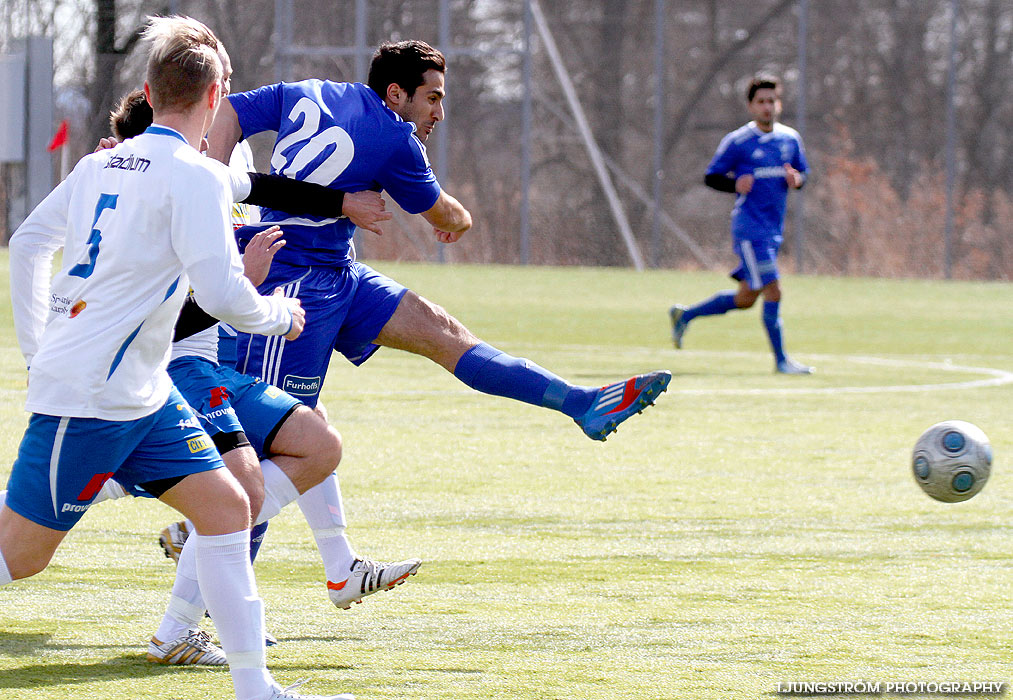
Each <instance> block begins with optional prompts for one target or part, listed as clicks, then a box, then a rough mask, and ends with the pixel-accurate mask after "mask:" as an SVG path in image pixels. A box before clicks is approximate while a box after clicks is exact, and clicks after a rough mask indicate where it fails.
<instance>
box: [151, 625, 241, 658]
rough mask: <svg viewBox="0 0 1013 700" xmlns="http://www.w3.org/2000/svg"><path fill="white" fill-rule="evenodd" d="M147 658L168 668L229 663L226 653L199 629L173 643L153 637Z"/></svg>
mask: <svg viewBox="0 0 1013 700" xmlns="http://www.w3.org/2000/svg"><path fill="white" fill-rule="evenodd" d="M146 658H147V660H148V661H150V662H152V663H156V664H165V665H167V666H196V665H200V666H224V665H225V664H227V663H228V660H227V659H226V658H225V652H223V651H222V650H221V649H219V648H218V647H216V646H215V645H214V644H212V643H211V636H210V635H209V634H208V633H207V632H205V631H203V630H199V629H193V630H190V631H189V632H187V633H186V634H185V635H183V636H182V637H180V638H179V639H174V640H173V641H171V642H161V641H160V640H159V639H157V638H156V637H152V638H151V641H150V642H148V655H147V657H146Z"/></svg>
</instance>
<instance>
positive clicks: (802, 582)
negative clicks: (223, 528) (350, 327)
mask: <svg viewBox="0 0 1013 700" xmlns="http://www.w3.org/2000/svg"><path fill="white" fill-rule="evenodd" d="M378 267H379V268H380V269H381V270H382V271H384V272H386V273H387V274H390V275H392V276H394V277H395V278H397V279H399V280H401V281H403V282H405V283H406V284H408V285H410V286H411V287H413V288H415V289H416V290H418V291H419V292H420V293H422V294H423V295H425V296H427V297H429V298H431V299H433V300H435V301H438V302H440V303H441V304H443V305H444V306H445V307H446V308H447V309H448V310H449V311H450V312H451V313H453V314H454V315H455V316H457V317H458V318H460V319H461V320H463V321H464V322H465V323H466V324H467V325H468V326H469V327H470V328H471V329H472V330H473V331H475V332H476V333H477V334H478V335H479V336H481V337H483V338H484V339H485V340H487V341H488V342H491V343H493V344H494V345H497V346H499V347H500V348H502V349H503V350H506V351H508V352H511V353H514V354H519V355H523V356H525V357H529V358H530V359H532V360H534V361H536V362H538V363H539V364H542V365H544V366H546V367H549V368H551V369H553V370H555V371H557V372H559V373H560V374H562V375H563V376H565V377H567V378H569V379H571V380H572V381H576V382H581V383H589V384H602V383H605V382H608V381H610V380H614V379H617V378H620V377H622V376H624V375H628V374H631V373H635V372H641V371H645V370H650V369H655V368H669V369H671V370H672V372H673V374H674V375H675V378H674V380H673V382H672V385H671V388H670V390H669V393H668V394H666V395H665V396H663V397H662V399H661V401H660V402H659V404H658V406H657V407H655V408H653V409H651V410H650V411H648V412H646V413H645V414H644V415H643V416H639V417H637V418H635V419H633V420H632V421H630V423H629V424H627V425H624V426H623V427H622V428H621V429H620V431H619V433H618V434H617V435H615V436H614V437H612V438H610V439H609V441H608V442H607V443H605V444H600V443H595V442H592V441H590V440H588V439H587V438H585V437H584V436H583V435H582V434H581V433H580V431H579V430H578V429H577V428H576V426H574V425H573V423H572V422H571V421H570V420H569V419H568V418H565V417H562V416H560V415H558V414H555V413H553V412H550V411H547V410H545V409H539V408H534V407H529V406H526V405H520V404H516V403H514V402H511V401H508V400H505V399H499V398H491V397H486V396H483V395H479V394H476V393H473V392H471V391H470V390H467V389H466V388H464V387H463V386H462V385H460V384H459V383H458V382H457V381H456V380H455V379H454V378H453V377H451V376H450V375H448V374H446V373H445V372H444V371H443V370H442V369H440V368H438V367H437V366H436V365H434V364H432V363H430V362H428V361H427V360H423V359H421V358H417V357H413V356H408V355H405V354H401V353H397V352H392V351H382V352H381V353H379V354H378V355H377V356H376V357H374V358H373V359H372V360H370V361H369V362H368V363H367V364H366V365H365V366H364V367H362V368H353V367H351V366H350V365H348V364H347V363H345V362H344V361H343V360H339V359H335V361H334V363H332V366H331V372H330V376H329V378H328V383H327V388H326V391H325V402H326V404H327V406H328V407H329V409H330V413H331V418H332V422H333V423H334V424H335V425H336V426H337V427H338V429H339V430H340V431H341V432H342V434H343V436H344V439H345V458H344V461H343V462H342V465H341V468H340V473H341V476H342V485H343V490H344V496H345V502H346V506H347V509H348V513H349V516H350V519H351V529H350V531H349V534H350V535H351V537H352V539H353V542H354V543H355V545H356V546H357V547H358V549H359V550H360V552H362V553H364V554H367V555H371V556H375V557H379V558H395V557H406V556H419V557H421V558H422V559H423V560H424V561H425V563H424V565H423V567H422V569H421V570H420V572H419V574H418V576H416V577H414V578H413V579H411V581H410V582H409V583H407V584H406V585H404V586H401V587H400V588H398V589H396V591H394V592H389V593H381V594H379V595H376V596H374V597H372V598H369V599H367V600H366V602H365V603H363V604H362V605H360V606H355V607H354V609H352V610H350V611H339V610H337V609H335V608H333V607H332V606H331V605H330V604H329V602H328V601H327V598H326V595H325V592H324V590H323V586H322V570H321V567H320V565H319V563H318V559H317V554H316V550H315V548H314V546H313V544H312V540H311V538H310V537H309V534H308V531H307V528H306V526H305V524H304V523H303V522H302V520H301V516H300V514H299V513H298V511H297V510H296V511H294V512H286V513H284V514H282V516H280V517H279V518H277V519H276V520H275V521H274V522H273V523H272V526H271V529H270V531H269V533H268V540H267V543H266V544H265V546H264V549H263V550H262V554H261V557H260V560H259V561H258V564H257V575H258V580H259V584H260V590H261V593H262V595H263V597H264V599H265V601H266V603H267V609H268V612H267V616H268V624H269V628H270V630H271V631H272V632H273V633H274V634H275V635H276V636H277V637H278V638H279V639H280V640H281V644H280V645H279V646H277V647H274V648H272V649H271V650H270V651H269V655H268V658H269V663H270V665H271V668H272V669H273V670H274V672H275V675H276V677H277V678H278V679H279V680H280V681H282V682H293V681H295V680H297V679H299V678H303V677H309V678H310V679H311V680H310V681H309V682H308V683H307V684H306V685H305V686H304V687H303V689H304V691H305V692H308V693H324V692H332V693H337V692H341V691H352V692H354V693H356V695H357V696H358V697H359V698H360V699H369V698H420V699H433V700H436V699H439V700H447V699H452V700H464V699H469V700H470V699H474V700H478V699H485V698H531V699H536V698H537V699H542V698H559V699H566V700H570V699H571V698H588V699H592V698H593V699H599V698H601V699H605V698H624V699H625V698H630V699H636V700H661V699H668V698H701V699H719V698H720V699H725V698H757V697H776V689H777V684H778V683H779V682H781V683H786V682H789V681H817V680H826V681H844V680H870V681H876V680H879V681H883V682H886V681H952V680H999V681H1006V680H1008V679H1009V678H1010V673H1009V668H1010V666H1009V662H1010V658H1011V656H1013V641H1011V640H1013V636H1011V631H1013V623H1011V619H1013V615H1011V613H1013V610H1011V601H1013V583H1011V581H1013V578H1011V569H1010V559H1011V555H1013V546H1011V538H1010V521H1011V515H1013V507H1011V505H1010V500H1009V499H1007V498H1006V496H1007V495H1008V494H1009V493H1010V492H1011V490H1013V476H1011V472H1013V470H1011V469H1010V468H1009V467H1010V465H1011V462H1010V458H1009V456H1010V455H1011V454H1013V435H1011V432H1010V411H1011V409H1013V384H1010V383H1005V384H1001V382H1003V381H1006V380H1007V379H1008V378H1009V377H1010V373H1013V286H1011V285H1009V284H984V283H944V282H928V281H883V280H862V279H831V278H806V277H793V278H789V279H787V280H786V281H785V289H786V294H785V301H784V304H783V307H784V317H785V328H786V338H787V344H788V347H789V349H791V350H793V351H794V353H795V355H796V356H797V357H798V359H800V360H802V361H805V362H809V363H812V364H815V365H816V366H817V367H818V369H819V372H818V374H816V375H815V376H812V377H781V376H776V375H774V374H773V373H772V361H771V358H770V356H769V351H768V350H767V346H766V340H765V337H764V335H763V332H762V326H761V324H760V321H759V314H758V310H757V309H753V310H752V311H749V312H742V313H737V314H729V315H727V316H725V317H722V318H715V319H702V320H699V321H695V322H694V324H693V326H692V327H691V328H690V331H689V333H688V334H687V335H686V349H685V350H683V351H679V352H676V351H674V350H673V349H672V347H671V343H670V341H669V335H668V333H669V331H668V326H667V316H666V310H667V308H668V306H669V305H670V304H672V303H674V302H676V301H683V302H692V301H696V300H698V299H700V298H703V297H704V296H706V295H709V294H711V293H712V292H714V291H716V290H718V289H721V288H724V287H726V286H727V282H726V280H725V279H724V278H723V277H722V276H721V275H718V274H708V273H675V272H648V273H643V274H637V273H634V272H630V271H625V270H608V269H538V268H531V269H522V268H511V267H493V266H481V267H479V266H475V267H468V266H448V267H439V266H422V265H403V264H391V263H381V264H379V265H378ZM3 289H6V282H5V281H3ZM0 306H2V307H3V308H4V309H6V307H7V304H6V303H4V304H2V305H0ZM3 313H7V312H6V311H3ZM0 321H2V322H4V325H3V328H5V329H8V330H5V331H4V333H3V336H2V338H0V341H2V343H0V369H2V372H0V390H2V391H3V394H4V397H5V399H6V400H5V401H4V402H3V413H2V416H3V419H4V422H5V424H6V426H7V428H6V429H5V430H4V431H2V442H0V450H2V459H0V464H2V465H3V466H0V476H2V477H3V478H5V475H6V472H7V470H8V466H7V465H9V463H10V462H11V460H12V459H13V457H14V454H15V451H16V448H17V443H18V441H19V439H20V436H21V432H22V430H23V427H24V423H25V415H24V414H23V413H22V412H21V403H22V401H23V386H24V378H23V372H22V362H21V358H20V355H19V353H18V352H17V350H16V344H15V342H14V340H13V334H12V332H11V331H10V330H9V328H10V323H9V318H0ZM310 322H312V319H310ZM989 381H991V382H993V383H996V384H999V385H998V386H995V385H992V386H989V385H984V384H985V383H987V382H989ZM948 418H962V419H965V420H969V421H971V422H974V423H976V424H978V425H979V426H980V427H981V428H982V429H984V430H985V432H986V433H988V434H989V435H990V437H991V439H992V443H993V447H994V449H995V454H996V467H995V473H994V474H993V476H992V479H991V481H990V483H989V484H988V486H987V487H986V488H985V490H984V491H983V492H982V493H981V494H980V495H978V496H977V497H975V498H974V499H973V500H971V501H969V502H967V503H963V504H955V505H945V504H941V503H937V502H935V501H932V500H931V499H929V498H928V497H927V496H925V495H924V494H922V493H921V491H920V490H919V489H918V487H917V486H916V485H915V483H914V481H913V479H912V477H911V475H910V469H909V465H908V460H909V454H910V449H911V446H912V445H913V443H914V441H915V439H916V438H917V437H918V435H919V434H920V433H921V431H922V430H924V429H925V428H927V427H928V426H929V425H931V424H932V423H935V422H937V421H940V420H944V419H948ZM171 519H173V515H172V513H171V511H169V509H168V508H166V507H164V506H162V505H161V504H157V503H152V502H149V501H119V502H116V503H112V504H104V505H101V506H97V507H96V508H95V509H94V510H93V511H92V512H90V513H88V515H87V516H86V517H85V518H84V520H83V522H82V524H81V525H80V526H79V527H78V528H76V529H75V530H74V531H73V532H72V533H71V534H70V536H69V537H68V539H67V541H66V544H65V546H64V547H63V548H62V549H61V550H60V551H59V552H58V553H57V555H56V557H55V559H54V562H53V564H52V566H51V567H50V568H49V569H48V570H47V571H46V572H44V573H42V574H41V575H39V576H37V577H36V578H34V579H30V580H28V581H23V582H19V583H16V584H14V585H12V586H8V587H6V588H4V589H0V697H2V698H8V697H10V698H22V697H30V698H32V699H33V700H35V699H39V700H49V699H52V700H57V699H59V700H64V699H65V698H94V699H106V698H145V699H152V700H154V699H161V700H177V699H178V700H184V699H185V700H191V699H195V698H201V699H202V700H217V699H219V698H222V699H228V698H231V697H232V694H231V686H230V681H229V677H228V674H227V672H226V671H223V670H220V669H219V670H210V671H208V670H196V669H192V668H189V669H164V668H156V667H152V666H151V665H149V664H146V663H145V662H144V661H143V648H144V643H145V642H146V640H147V638H148V637H149V636H150V635H151V633H152V632H153V630H154V628H155V626H156V625H157V622H158V619H159V617H160V614H161V610H162V606H163V605H164V603H165V601H166V599H167V593H168V588H169V586H170V582H171V576H172V565H171V564H170V562H169V561H168V560H166V559H164V558H162V556H161V553H160V551H159V550H158V548H157V546H155V539H156V533H157V531H158V530H159V529H160V528H161V527H163V526H164V524H166V523H167V522H169V521H170V520H171ZM908 697H920V696H917V695H912V696H908Z"/></svg>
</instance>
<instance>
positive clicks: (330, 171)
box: [208, 41, 671, 440]
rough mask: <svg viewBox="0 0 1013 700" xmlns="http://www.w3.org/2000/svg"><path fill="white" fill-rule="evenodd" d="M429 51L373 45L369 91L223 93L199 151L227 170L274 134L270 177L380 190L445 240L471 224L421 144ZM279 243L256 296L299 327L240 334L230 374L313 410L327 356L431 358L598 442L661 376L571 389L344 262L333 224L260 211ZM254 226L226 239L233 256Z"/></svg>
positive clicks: (658, 386)
mask: <svg viewBox="0 0 1013 700" xmlns="http://www.w3.org/2000/svg"><path fill="white" fill-rule="evenodd" d="M445 71H446V63H445V61H444V58H443V55H442V54H441V53H440V52H439V51H437V50H436V49H434V48H432V47H431V46H429V45H428V44H426V43H424V42H421V41H402V42H398V43H390V44H384V45H382V46H381V47H380V48H379V49H378V50H377V51H376V53H375V54H374V56H373V60H372V63H371V65H370V70H369V85H363V84H361V83H335V82H330V81H322V80H304V81H301V82H296V83H280V84H276V85H268V86H266V87H262V88H259V89H257V90H253V91H250V92H244V93H240V94H235V95H231V96H230V97H229V99H228V100H227V102H226V104H225V105H223V108H222V110H221V111H220V113H219V116H218V118H216V120H215V123H214V126H213V127H212V129H211V133H210V134H209V138H208V140H209V142H210V148H209V151H208V153H209V155H211V156H213V157H215V158H218V159H219V160H222V161H223V162H225V161H227V159H228V157H229V154H230V153H231V152H232V148H233V147H234V146H235V144H236V143H237V142H238V141H239V140H240V138H242V137H245V136H250V135H252V134H256V133H259V132H262V131H276V132H277V133H278V136H277V141H276V143H275V147H274V152H273V156H272V158H271V169H272V172H275V173H280V174H282V175H286V176H288V177H292V178H296V179H299V180H307V181H310V182H316V183H319V184H323V185H327V186H329V187H334V188H336V189H341V190H344V191H346V192H357V191H361V190H376V191H380V190H385V191H386V192H387V194H388V195H390V196H391V197H392V198H393V199H394V201H396V202H397V203H398V205H400V206H401V207H402V208H403V209H404V210H405V211H407V212H409V213H412V214H421V215H422V216H423V217H424V218H425V219H426V220H427V221H428V222H429V223H430V224H431V225H432V226H433V230H434V233H435V235H436V237H437V239H438V240H439V241H441V242H443V243H453V242H455V241H457V240H458V239H459V238H460V237H461V235H462V234H463V233H464V232H465V231H467V230H468V229H469V228H471V214H470V213H469V212H468V210H467V209H465V207H464V206H462V205H461V203H460V202H458V201H457V200H456V199H455V198H454V197H452V196H450V195H449V194H448V193H447V192H445V191H444V190H443V189H442V188H441V187H440V184H439V182H437V180H436V177H435V176H434V175H433V171H432V168H430V166H429V161H428V159H427V157H426V150H425V146H424V145H423V144H424V142H425V141H426V140H427V139H428V137H429V135H430V134H431V133H432V131H433V129H434V128H435V126H436V124H437V122H439V121H440V120H442V119H443V98H444V95H445V88H444V73H445ZM261 221H262V223H263V226H265V227H266V226H269V225H271V224H278V225H281V226H282V227H283V228H284V229H285V236H286V240H287V243H286V245H285V247H284V248H283V249H281V250H280V251H279V252H278V254H277V256H276V257H275V261H274V265H273V267H272V268H271V273H270V275H269V276H268V278H267V280H266V281H265V282H264V284H263V285H261V287H260V289H261V290H263V289H275V288H281V289H283V290H284V293H285V294H287V295H290V296H295V297H297V298H299V299H300V300H301V301H302V303H303V306H304V307H305V309H306V314H307V316H308V317H309V318H311V319H313V322H312V323H311V324H309V325H308V327H307V330H306V332H305V333H304V334H303V335H302V336H301V337H300V339H299V340H298V341H296V342H287V341H286V342H282V343H279V342H275V341H274V340H272V339H270V338H267V337H264V336H255V335H249V334H240V336H239V342H238V346H237V354H238V362H237V365H236V367H237V369H238V370H239V371H241V372H246V373H249V374H254V375H257V376H260V377H261V378H262V379H264V380H265V381H267V382H269V383H271V384H274V385H275V386H278V387H280V388H281V389H283V390H285V391H287V392H289V393H290V394H293V395H295V396H297V397H299V398H300V399H302V400H303V401H304V402H306V403H307V404H309V405H311V406H313V405H316V403H317V399H318V397H319V394H320V390H321V386H322V384H323V381H324V376H325V374H326V372H327V365H328V363H329V361H330V356H331V353H332V352H333V351H335V350H336V351H338V352H341V353H342V354H344V355H345V356H346V357H347V358H348V359H349V360H350V361H351V362H352V363H353V364H356V365H359V364H361V363H363V362H365V361H366V360H367V359H368V358H369V357H370V356H371V355H372V354H373V353H374V352H375V351H376V350H377V348H378V347H379V346H387V347H391V348H396V349H399V350H407V351H409V352H413V353H416V354H419V355H423V356H425V357H428V358H429V359H431V360H433V361H434V362H436V363H437V364H439V365H441V366H442V367H444V368H445V369H446V370H448V371H450V372H453V373H454V375H455V376H457V377H458V378H459V379H460V380H461V381H463V382H464V383H465V384H467V385H468V386H470V387H472V388H474V389H477V390H479V391H482V392H485V393H489V394H496V395H499V396H505V397H509V398H513V399H517V400H519V401H524V402H526V403H530V404H534V405H536V406H545V407H547V408H552V409H554V410H557V411H560V412H562V413H564V414H566V415H568V416H570V417H571V418H573V419H574V421H575V422H576V423H577V424H578V425H579V426H580V427H581V429H582V430H583V431H584V433H585V434H586V435H587V436H588V437H590V438H592V439H594V440H604V439H605V438H606V437H607V436H608V435H609V434H610V433H612V432H613V431H614V430H615V429H616V427H617V426H618V425H619V424H620V423H622V422H623V421H624V420H626V419H627V418H629V417H630V416H632V415H634V414H636V413H639V412H640V411H642V410H643V409H644V408H645V407H647V406H649V405H651V404H653V403H654V401H655V400H656V399H657V397H658V395H659V394H660V393H661V392H663V391H664V390H665V389H666V388H667V386H668V382H669V381H670V380H671V374H670V373H669V372H665V371H660V372H652V373H649V374H644V375H640V376H637V377H632V378H630V379H627V380H624V381H621V382H616V383H615V384H610V385H608V386H605V387H600V388H599V387H585V386H576V385H572V384H570V383H569V382H567V381H565V380H563V379H562V378H560V377H558V376H557V375H555V374H553V373H551V372H549V371H547V370H545V369H543V368H541V367H539V366H538V365H535V364H534V363H532V362H530V361H528V360H525V359H523V358H517V357H512V356H510V355H507V354H506V353H504V352H501V351H500V350H497V349H496V348H494V347H492V346H490V345H488V344H486V343H483V342H482V341H481V340H479V339H478V338H477V337H475V336H474V335H473V334H472V333H471V332H470V331H469V330H468V329H467V328H465V327H464V325H463V324H461V323H460V322H459V321H458V320H457V319H455V318H453V317H452V316H450V315H449V314H448V313H447V312H446V311H444V310H443V309H442V308H440V307H439V306H437V305H436V304H433V303H432V302H429V301H428V300H426V299H423V298H422V297H420V296H418V295H417V294H415V293H413V292H411V291H410V290H408V289H406V288H405V287H403V286H401V285H400V284H398V283H397V282H395V281H394V280H392V279H389V278H387V277H384V276H383V275H381V274H379V273H377V272H376V271H374V270H372V269H370V268H369V267H367V266H366V265H363V264H361V263H359V262H357V261H356V260H355V256H354V250H353V249H352V245H351V240H352V233H353V232H354V226H352V225H351V223H350V222H348V221H347V220H345V219H320V218H315V217H291V216H288V215H287V214H284V213H282V212H280V211H274V210H270V209H268V210H264V211H262V213H261ZM257 230H258V229H257V228H244V229H240V230H239V231H238V232H237V238H238V240H239V244H240V248H242V247H243V246H244V245H245V244H246V242H247V241H248V240H250V238H251V237H252V236H253V235H254V234H255V233H256V231H257Z"/></svg>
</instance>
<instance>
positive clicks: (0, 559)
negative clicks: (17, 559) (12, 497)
mask: <svg viewBox="0 0 1013 700" xmlns="http://www.w3.org/2000/svg"><path fill="white" fill-rule="evenodd" d="M4 493H7V492H6V491H4ZM13 580H14V579H12V578H11V572H10V571H8V570H7V562H6V561H4V553H3V552H0V586H6V585H7V584H8V583H10V582H11V581H13Z"/></svg>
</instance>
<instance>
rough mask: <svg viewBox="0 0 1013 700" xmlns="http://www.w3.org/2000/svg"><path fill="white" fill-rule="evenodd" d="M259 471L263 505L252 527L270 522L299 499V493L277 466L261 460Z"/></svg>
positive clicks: (266, 460)
mask: <svg viewBox="0 0 1013 700" xmlns="http://www.w3.org/2000/svg"><path fill="white" fill-rule="evenodd" d="M260 470H261V471H262V472H263V473H264V505H263V507H262V508H261V509H260V515H258V516H257V521H256V522H255V523H253V524H254V525H260V524H261V523H263V522H266V521H268V520H270V519H271V518H273V517H274V516H276V515H277V514H278V513H280V512H281V509H282V508H284V507H285V506H287V505H288V504H289V503H291V502H292V501H294V500H295V499H297V498H299V491H297V490H296V488H295V486H294V485H293V484H292V482H291V481H289V478H288V476H286V474H285V472H283V471H282V470H281V467H279V466H278V465H277V464H275V463H274V462H272V461H271V460H269V459H264V460H261V462H260Z"/></svg>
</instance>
